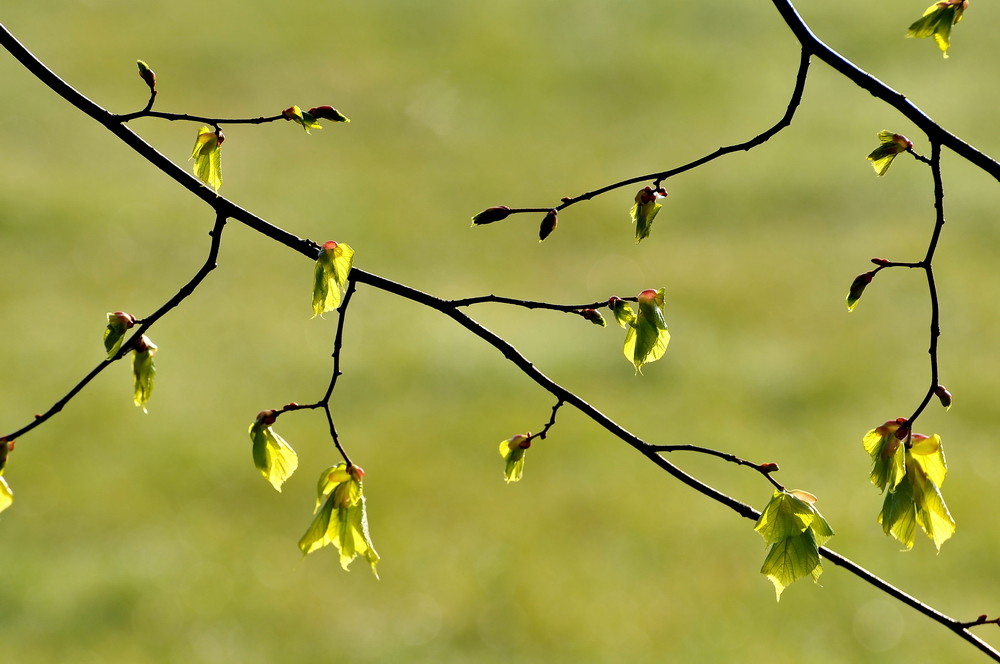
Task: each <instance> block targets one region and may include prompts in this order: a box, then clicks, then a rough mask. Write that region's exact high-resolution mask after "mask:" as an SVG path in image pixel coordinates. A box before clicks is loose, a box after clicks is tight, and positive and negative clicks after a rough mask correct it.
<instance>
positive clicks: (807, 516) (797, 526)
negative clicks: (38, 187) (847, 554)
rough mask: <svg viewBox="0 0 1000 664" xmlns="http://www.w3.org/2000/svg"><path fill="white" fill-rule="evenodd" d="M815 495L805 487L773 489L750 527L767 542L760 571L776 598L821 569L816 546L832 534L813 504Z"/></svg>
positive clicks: (816, 578) (817, 573)
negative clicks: (768, 500) (782, 489)
mask: <svg viewBox="0 0 1000 664" xmlns="http://www.w3.org/2000/svg"><path fill="white" fill-rule="evenodd" d="M815 500H816V497H815V496H813V495H812V494H811V493H808V492H805V491H799V490H796V491H775V492H774V494H773V495H772V496H771V501H770V502H769V503H768V504H767V507H766V508H764V511H763V512H762V513H761V515H760V518H758V519H757V525H756V526H754V530H756V531H757V532H758V533H760V535H761V537H763V538H764V542H765V544H766V545H767V546H770V549H769V550H768V553H767V556H766V557H765V558H764V565H763V566H762V567H761V569H760V572H761V574H763V575H765V576H766V577H767V578H768V579H770V580H771V583H773V584H774V591H775V594H776V596H777V598H778V599H779V600H780V599H781V593H782V592H783V591H784V590H785V588H787V587H788V586H790V585H791V584H792V583H794V582H795V581H797V580H798V579H801V578H802V577H804V576H812V578H813V580H814V581H816V580H818V579H819V576H820V574H822V573H823V567H822V564H821V562H820V556H819V547H820V546H822V545H823V544H824V543H825V542H826V541H827V540H828V539H830V538H831V537H832V536H833V529H832V528H831V527H830V524H829V523H827V521H826V519H824V518H823V515H821V514H820V513H819V511H818V510H817V509H816V508H815V507H814V506H813V503H814V502H815Z"/></svg>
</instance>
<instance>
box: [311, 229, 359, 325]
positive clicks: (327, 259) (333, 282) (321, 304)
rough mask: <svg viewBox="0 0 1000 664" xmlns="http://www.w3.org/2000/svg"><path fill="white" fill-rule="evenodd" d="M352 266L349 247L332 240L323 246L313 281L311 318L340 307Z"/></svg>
mask: <svg viewBox="0 0 1000 664" xmlns="http://www.w3.org/2000/svg"><path fill="white" fill-rule="evenodd" d="M353 264H354V250H353V249H351V247H350V246H348V245H346V244H344V243H343V242H340V243H337V242H333V241H332V240H331V241H330V242H327V243H326V244H324V245H323V251H321V252H320V255H319V258H318V259H317V260H316V269H315V272H314V279H313V301H312V307H313V318H315V317H316V316H321V315H323V314H324V313H326V312H327V311H333V310H334V309H336V308H337V307H339V306H340V300H341V298H343V296H344V290H346V288H347V275H348V274H349V273H350V271H351V266H352V265H353Z"/></svg>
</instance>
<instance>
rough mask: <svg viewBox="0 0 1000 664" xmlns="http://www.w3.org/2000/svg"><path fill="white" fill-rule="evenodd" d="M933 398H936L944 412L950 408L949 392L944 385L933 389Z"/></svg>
mask: <svg viewBox="0 0 1000 664" xmlns="http://www.w3.org/2000/svg"><path fill="white" fill-rule="evenodd" d="M934 396H936V397H937V398H938V400H939V401H940V402H941V405H942V406H944V409H945V410H948V409H949V408H951V392H949V391H948V390H947V388H945V386H944V385H938V386H937V387H935V388H934Z"/></svg>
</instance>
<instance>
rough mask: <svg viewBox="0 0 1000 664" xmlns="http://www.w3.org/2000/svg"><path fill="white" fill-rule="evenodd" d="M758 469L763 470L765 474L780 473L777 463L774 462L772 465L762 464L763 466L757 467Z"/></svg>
mask: <svg viewBox="0 0 1000 664" xmlns="http://www.w3.org/2000/svg"><path fill="white" fill-rule="evenodd" d="M757 467H758V468H759V469H760V470H761V471H762V472H765V473H776V472H778V470H779V468H778V464H776V463H773V462H772V463H762V464H760V465H759V466H757Z"/></svg>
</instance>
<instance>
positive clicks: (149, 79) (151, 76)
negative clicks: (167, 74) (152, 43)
mask: <svg viewBox="0 0 1000 664" xmlns="http://www.w3.org/2000/svg"><path fill="white" fill-rule="evenodd" d="M135 64H136V65H137V66H138V67H139V78H141V79H142V80H143V81H144V82H145V83H146V85H147V86H149V89H150V91H153V90H155V89H156V74H155V73H154V72H153V70H152V69H150V68H149V65H147V64H146V63H145V62H143V61H142V60H136V61H135Z"/></svg>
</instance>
